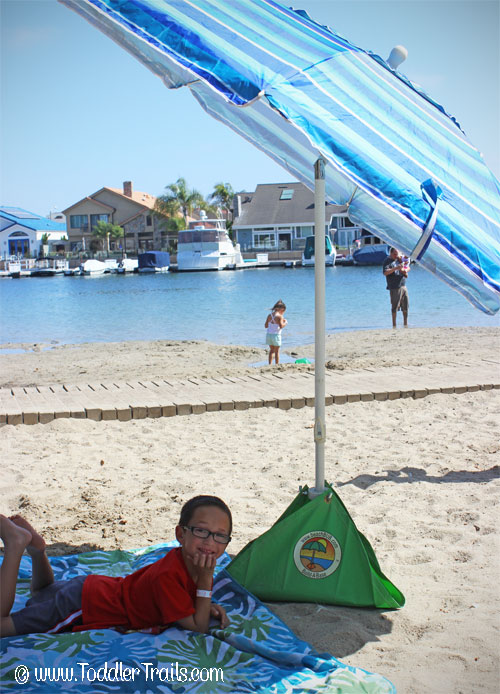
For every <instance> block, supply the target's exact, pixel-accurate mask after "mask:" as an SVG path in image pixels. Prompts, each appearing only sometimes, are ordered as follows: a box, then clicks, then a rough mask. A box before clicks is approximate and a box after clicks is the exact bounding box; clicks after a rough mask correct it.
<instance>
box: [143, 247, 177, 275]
mask: <svg viewBox="0 0 500 694" xmlns="http://www.w3.org/2000/svg"><path fill="white" fill-rule="evenodd" d="M137 260H138V269H139V272H168V269H169V267H170V254H169V253H166V252H165V251H146V252H145V253H140V254H139V255H138V257H137Z"/></svg>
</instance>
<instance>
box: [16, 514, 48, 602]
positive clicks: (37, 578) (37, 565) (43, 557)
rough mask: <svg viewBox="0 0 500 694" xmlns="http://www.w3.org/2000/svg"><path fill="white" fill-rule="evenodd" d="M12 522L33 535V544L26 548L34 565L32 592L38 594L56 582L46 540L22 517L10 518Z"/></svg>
mask: <svg viewBox="0 0 500 694" xmlns="http://www.w3.org/2000/svg"><path fill="white" fill-rule="evenodd" d="M10 520H11V521H12V522H13V523H15V525H17V526H18V527H19V528H24V530H27V531H28V532H29V533H31V542H30V543H29V545H28V546H27V547H26V551H27V552H28V554H29V555H30V557H31V565H32V569H31V592H32V593H36V592H37V591H38V590H41V589H42V588H45V587H46V586H48V585H50V584H51V583H53V582H54V572H53V571H52V567H51V565H50V563H49V558H48V557H47V554H46V553H45V540H44V539H43V537H42V536H41V535H40V534H39V533H37V531H36V530H35V528H34V527H33V526H32V525H30V523H28V521H27V520H26V519H25V518H23V517H22V516H18V515H15V516H10Z"/></svg>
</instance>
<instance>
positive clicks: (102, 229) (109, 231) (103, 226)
mask: <svg viewBox="0 0 500 694" xmlns="http://www.w3.org/2000/svg"><path fill="white" fill-rule="evenodd" d="M123 234H124V231H123V228H122V227H121V226H119V225H118V224H111V222H103V220H102V219H100V220H99V221H98V222H97V224H96V225H95V227H93V229H92V236H95V237H96V238H97V239H100V241H101V243H102V247H103V250H104V246H106V248H105V250H107V251H108V253H109V239H110V238H112V239H115V240H116V239H120V238H122V237H123Z"/></svg>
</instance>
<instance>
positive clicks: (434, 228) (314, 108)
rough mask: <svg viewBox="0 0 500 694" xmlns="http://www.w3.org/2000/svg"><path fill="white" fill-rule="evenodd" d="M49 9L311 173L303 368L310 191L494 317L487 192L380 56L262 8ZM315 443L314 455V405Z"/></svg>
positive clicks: (118, 0) (477, 160)
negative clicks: (72, 18) (103, 37)
mask: <svg viewBox="0 0 500 694" xmlns="http://www.w3.org/2000/svg"><path fill="white" fill-rule="evenodd" d="M60 1H61V2H63V3H64V4H65V5H67V6H68V7H70V8H72V9H74V10H76V11H77V12H78V13H80V14H81V15H83V16H84V17H85V18H86V19H87V20H89V21H90V22H91V23H93V24H94V25H95V26H97V28H99V29H100V30H101V31H103V32H104V33H106V34H107V35H109V36H110V37H111V38H112V39H113V40H115V41H116V42H118V43H119V44H120V45H121V46H123V47H124V48H125V49H126V50H128V51H129V52H130V53H132V54H133V55H134V56H136V57H137V58H138V59H139V60H140V61H141V62H142V63H144V64H145V65H146V66H147V67H148V68H149V69H150V70H152V71H153V72H154V73H155V74H157V75H158V76H159V77H161V79H162V80H163V82H164V83H165V85H166V86H167V87H168V88H171V89H176V88H178V87H183V86H187V87H188V88H189V89H190V90H191V92H192V93H193V95H194V97H195V98H196V99H197V101H198V102H199V103H200V105H201V106H202V107H203V108H204V109H205V110H206V111H207V112H208V113H209V114H210V115H211V116H213V117H214V118H217V119H218V120H219V121H222V122H223V123H225V124H226V125H228V126H229V127H230V128H232V129H233V130H235V131H236V132H238V133H239V134H240V135H242V136H243V137H244V138H245V139H247V140H249V141H250V142H251V143H252V144H254V145H255V146H257V147H258V148H259V149H261V150H263V151H264V152H265V153H266V154H267V155H268V156H270V157H271V158H272V159H274V160H275V161H276V162H277V163H278V164H280V165H281V166H283V167H284V168H285V169H287V170H288V171H289V172H290V173H292V174H293V175H294V176H295V177H297V178H298V179H299V180H300V181H302V182H304V183H305V184H306V185H307V186H309V187H310V188H311V189H312V188H313V187H314V184H315V179H316V181H317V190H318V195H317V198H316V205H315V206H316V211H317V221H316V244H315V248H316V272H317V273H318V274H317V281H316V364H317V365H319V364H321V363H322V364H324V286H323V285H324V264H323V263H322V262H321V260H320V257H319V256H320V254H321V253H322V249H323V248H324V243H323V242H321V234H324V215H322V214H321V213H322V209H323V204H322V202H321V200H322V193H323V190H325V191H326V196H327V198H328V199H329V200H331V201H332V202H334V203H336V204H342V205H347V206H348V214H349V217H350V219H351V220H352V222H354V223H355V224H358V225H360V226H362V227H364V228H366V229H368V230H369V231H371V232H372V233H373V234H375V235H376V236H379V237H380V238H382V239H383V240H384V241H386V242H387V243H389V244H392V245H394V246H396V247H397V248H399V249H401V250H402V251H404V252H405V253H406V254H407V255H411V257H412V258H413V259H415V260H417V261H418V262H419V263H420V264H421V265H422V266H424V267H425V268H426V269H428V270H430V271H431V272H433V273H435V274H436V275H437V276H438V277H439V278H440V279H442V280H444V281H445V282H447V283H448V284H449V285H450V286H451V287H452V288H453V289H455V290H457V291H459V292H460V293H461V294H463V295H464V296H465V298H466V299H468V300H469V301H470V302H471V303H472V304H474V305H475V306H476V307H477V308H479V309H481V310H482V311H485V312H486V313H489V314H494V313H495V312H496V311H498V308H499V307H500V276H499V267H500V184H499V182H498V181H497V180H496V178H495V177H494V176H493V174H492V173H491V172H490V171H489V169H488V168H487V166H486V164H485V163H484V161H483V158H482V156H481V154H480V153H479V152H478V150H477V149H476V148H475V147H474V146H473V145H472V144H471V143H470V142H469V141H468V140H467V138H466V136H465V135H464V133H463V132H462V130H461V128H460V126H459V124H458V123H457V122H456V120H455V119H454V118H453V117H451V116H450V115H448V114H447V113H446V111H445V110H444V108H443V107H442V106H440V105H439V104H437V103H436V102H435V101H433V100H432V99H431V98H430V97H429V96H427V95H426V94H424V93H423V92H422V91H421V90H420V89H419V88H417V87H416V86H415V85H413V84H411V83H410V82H409V80H407V79H406V78H405V77H404V76H402V75H401V74H399V73H398V72H397V71H396V70H395V69H393V68H391V67H390V66H389V65H388V64H387V63H386V62H385V61H384V60H382V59H381V58H379V57H378V56H376V55H374V54H372V53H370V52H368V51H365V50H363V49H361V48H359V47H357V46H355V45H353V44H351V43H349V41H347V40H346V39H344V38H342V37H341V36H339V35H338V34H336V33H335V32H334V31H332V30H331V29H329V28H327V27H324V26H320V25H319V24H317V23H316V22H314V21H313V20H312V19H311V18H309V17H308V15H307V14H306V13H304V12H302V11H294V10H292V9H288V8H286V7H284V6H282V5H280V4H279V3H277V2H275V1H274V0H60ZM321 217H322V219H321ZM322 273H323V274H322ZM322 350H323V351H322ZM316 371H317V374H316V378H317V388H316V404H317V405H316V406H317V408H318V407H321V406H322V405H321V403H323V405H324V382H323V391H321V383H320V382H318V379H319V381H320V380H321V375H320V373H319V372H320V369H319V368H317V369H316ZM323 379H324V375H323ZM322 392H323V396H322V395H321V393H322ZM315 440H316V442H317V455H318V450H321V449H322V445H323V443H324V420H323V415H322V412H321V411H319V413H318V409H317V415H316V427H315ZM322 474H323V471H322V468H321V466H320V467H319V472H318V468H317V481H316V488H317V489H321V488H322V484H323V483H322V479H323V478H322Z"/></svg>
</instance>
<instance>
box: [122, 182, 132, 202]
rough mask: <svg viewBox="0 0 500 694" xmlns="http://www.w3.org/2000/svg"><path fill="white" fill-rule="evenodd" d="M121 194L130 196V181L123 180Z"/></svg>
mask: <svg viewBox="0 0 500 694" xmlns="http://www.w3.org/2000/svg"><path fill="white" fill-rule="evenodd" d="M123 194H124V195H126V196H127V198H131V197H132V181H123Z"/></svg>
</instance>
